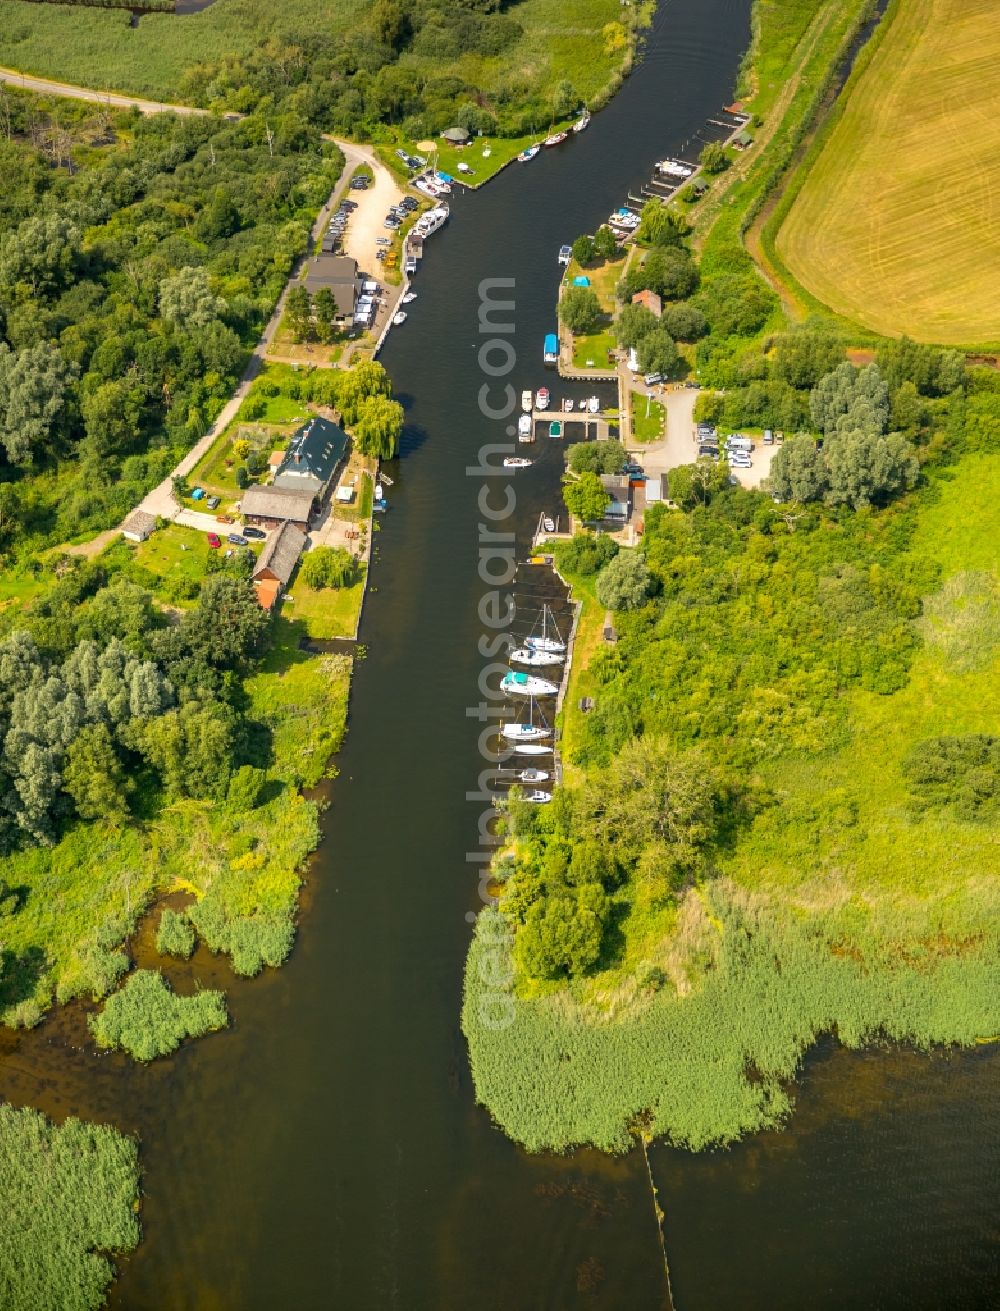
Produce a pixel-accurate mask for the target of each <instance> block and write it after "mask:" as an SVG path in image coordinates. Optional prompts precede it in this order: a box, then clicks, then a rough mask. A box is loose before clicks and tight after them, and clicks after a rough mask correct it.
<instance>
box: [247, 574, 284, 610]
mask: <svg viewBox="0 0 1000 1311" xmlns="http://www.w3.org/2000/svg"><path fill="white" fill-rule="evenodd" d="M253 590H254V591H255V592H256V593H257V604H258V605H259V606H260V608H261V609H262V610H273V609H274V603H275V601H277V599H278V597H279V596H280V595H281V584H280V583H279V582H276V581H275V579H273V578H258V579H255V580H254V585H253Z"/></svg>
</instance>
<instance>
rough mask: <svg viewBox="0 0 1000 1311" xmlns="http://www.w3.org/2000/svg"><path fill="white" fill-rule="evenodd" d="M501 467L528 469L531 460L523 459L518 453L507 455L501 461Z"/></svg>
mask: <svg viewBox="0 0 1000 1311" xmlns="http://www.w3.org/2000/svg"><path fill="white" fill-rule="evenodd" d="M503 467H504V468H505V469H529V468H530V467H531V461H530V460H526V459H524V457H523V456H520V455H508V456H507V458H506V460H504V462H503Z"/></svg>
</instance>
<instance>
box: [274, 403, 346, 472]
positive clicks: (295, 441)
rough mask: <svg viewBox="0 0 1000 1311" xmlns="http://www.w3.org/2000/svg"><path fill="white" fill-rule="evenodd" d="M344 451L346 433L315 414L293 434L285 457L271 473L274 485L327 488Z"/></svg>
mask: <svg viewBox="0 0 1000 1311" xmlns="http://www.w3.org/2000/svg"><path fill="white" fill-rule="evenodd" d="M346 450H347V433H346V432H344V430H343V428H340V427H339V426H338V425H337V424H335V423H333V422H331V421H330V420H329V419H324V418H321V417H320V416H319V415H314V416H313V418H311V419H309V420H308V422H306V423H304V424H303V425H302V427H301V428H299V430H298V431H297V432H295V433H293V434H292V438H291V440H290V441H289V443H288V449H287V450H286V451H285V458H284V459H283V460H282V462H281V464H280V465H279V467H278V471H277V473H276V474H275V475H274V485H275V487H312V488H313V490H314V491H315V490H322V489H325V488H326V487H327V485H328V484H329V482H330V479H331V478H332V477H333V475H334V472H335V471H336V468H337V465H338V464H339V463H340V461H341V460H342V459H343V458H344V452H345V451H346Z"/></svg>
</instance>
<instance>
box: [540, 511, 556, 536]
mask: <svg viewBox="0 0 1000 1311" xmlns="http://www.w3.org/2000/svg"><path fill="white" fill-rule="evenodd" d="M542 527H543V528H544V529H545V531H546V532H547V533H554V532H555V530H556V521H555V520H554V519H550V518H549V516H548V515H546V516H545V518H544V519H543V520H542Z"/></svg>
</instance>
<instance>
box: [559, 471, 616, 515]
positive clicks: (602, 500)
mask: <svg viewBox="0 0 1000 1311" xmlns="http://www.w3.org/2000/svg"><path fill="white" fill-rule="evenodd" d="M610 499H611V498H610V496H609V495H608V493H607V492H606V491H605V488H604V484H603V483H602V482H601V480H600V478H599V477H598V476H597V474H596V473H582V474H581V475H580V477H579V478H577V479H575V480H574V481H573V482H568V483H564V484H563V500H564V501H565V502H566V508H567V510H569V512H570V514H574V515H576V517H577V519H579V520H580V522H581V523H599V522H600V521H601V519H603V518H604V512H605V510H606V509H607V508H608V501H609V500H610Z"/></svg>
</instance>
